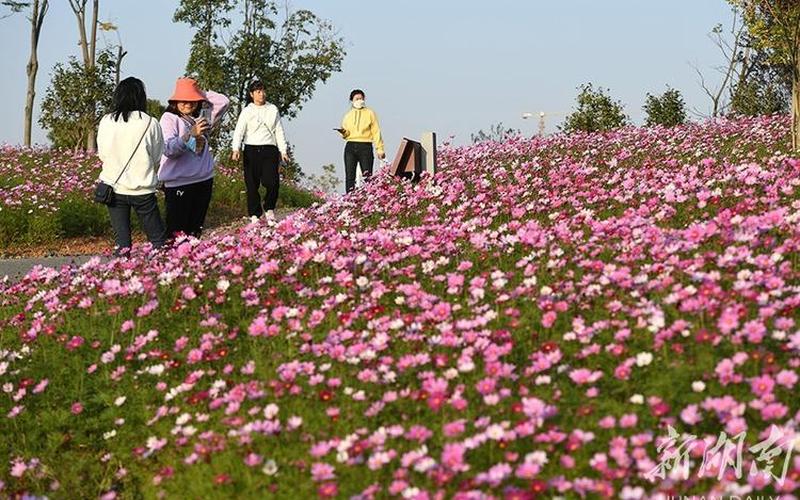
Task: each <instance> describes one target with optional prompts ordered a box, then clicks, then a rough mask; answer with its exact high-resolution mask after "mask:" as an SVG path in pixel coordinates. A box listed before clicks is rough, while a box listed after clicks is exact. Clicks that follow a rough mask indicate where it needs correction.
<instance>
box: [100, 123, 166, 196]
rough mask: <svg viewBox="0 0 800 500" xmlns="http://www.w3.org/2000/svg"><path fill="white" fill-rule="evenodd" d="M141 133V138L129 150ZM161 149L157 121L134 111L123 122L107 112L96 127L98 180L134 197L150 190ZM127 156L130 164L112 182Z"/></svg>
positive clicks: (162, 141)
mask: <svg viewBox="0 0 800 500" xmlns="http://www.w3.org/2000/svg"><path fill="white" fill-rule="evenodd" d="M145 130H146V131H145ZM142 134H144V138H142V142H141V144H139V148H138V149H137V150H136V152H135V153H133V151H134V148H135V147H136V144H137V143H138V142H139V138H140V137H142ZM163 149H164V138H163V136H162V134H161V126H160V125H159V124H158V120H156V119H154V118H151V117H150V116H149V115H147V114H146V113H141V112H138V111H134V112H133V113H131V114H130V116H129V117H128V121H127V122H125V121H124V120H123V119H122V117H120V118H119V119H118V120H114V119H113V117H112V116H111V115H110V114H109V115H106V116H104V117H103V119H102V120H101V121H100V127H99V128H98V130H97V155H98V156H99V157H100V160H101V161H102V162H103V170H102V172H100V180H102V181H103V182H105V183H106V184H110V185H113V187H114V192H116V193H119V194H125V195H134V196H135V195H143V194H149V193H154V192H155V191H156V186H157V184H158V178H157V177H156V172H157V169H158V165H159V163H160V161H161V153H162V150H163ZM131 153H133V156H132V157H131ZM128 158H130V163H129V164H128V167H127V168H126V169H125V173H124V174H122V177H120V179H119V181H118V182H117V183H116V184H114V181H115V180H116V179H117V177H118V176H119V174H120V172H121V171H122V169H123V167H125V163H126V162H127V161H128Z"/></svg>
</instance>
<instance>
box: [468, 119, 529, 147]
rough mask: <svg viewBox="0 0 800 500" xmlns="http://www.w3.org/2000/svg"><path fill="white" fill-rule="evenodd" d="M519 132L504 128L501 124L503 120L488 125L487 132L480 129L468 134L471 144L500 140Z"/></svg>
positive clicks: (519, 133)
mask: <svg viewBox="0 0 800 500" xmlns="http://www.w3.org/2000/svg"><path fill="white" fill-rule="evenodd" d="M521 134H522V133H521V132H520V131H519V130H517V129H513V128H506V127H505V126H504V125H503V122H498V123H495V124H493V125H492V126H490V127H489V131H488V132H484V131H483V129H481V130H478V132H476V133H474V134H470V140H471V141H472V143H473V144H477V143H479V142H486V141H495V142H502V141H505V140H507V139H509V138H511V137H514V136H517V135H521Z"/></svg>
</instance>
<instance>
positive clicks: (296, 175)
mask: <svg viewBox="0 0 800 500" xmlns="http://www.w3.org/2000/svg"><path fill="white" fill-rule="evenodd" d="M286 147H287V151H286V156H288V157H289V161H287V162H283V163H282V165H281V178H283V179H284V180H286V181H288V182H291V183H295V184H297V183H299V182H300V181H301V180H302V179H303V176H304V174H303V170H302V169H301V168H300V164H299V163H298V162H297V159H296V158H295V156H294V148H293V147H292V145H291V144H287V145H286Z"/></svg>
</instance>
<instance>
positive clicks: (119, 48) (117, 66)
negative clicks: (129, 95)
mask: <svg viewBox="0 0 800 500" xmlns="http://www.w3.org/2000/svg"><path fill="white" fill-rule="evenodd" d="M126 55H128V52H127V51H125V50H122V45H121V44H120V45H117V63H116V64H115V65H114V66H115V70H116V76H115V77H114V83H115V85H119V74H120V72H121V71H122V58H123V57H125V56H126Z"/></svg>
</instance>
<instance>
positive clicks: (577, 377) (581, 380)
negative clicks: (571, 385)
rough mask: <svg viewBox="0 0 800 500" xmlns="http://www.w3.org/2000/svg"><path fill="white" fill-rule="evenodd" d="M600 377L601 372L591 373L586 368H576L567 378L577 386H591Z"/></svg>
mask: <svg viewBox="0 0 800 500" xmlns="http://www.w3.org/2000/svg"><path fill="white" fill-rule="evenodd" d="M602 376H603V372H601V371H599V370H596V371H591V370H588V369H586V368H578V369H577V370H572V371H571V372H570V373H569V378H570V379H571V380H572V381H573V382H575V383H576V384H578V385H583V384H593V383H595V382H597V381H598V380H599V379H600V377H602Z"/></svg>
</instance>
